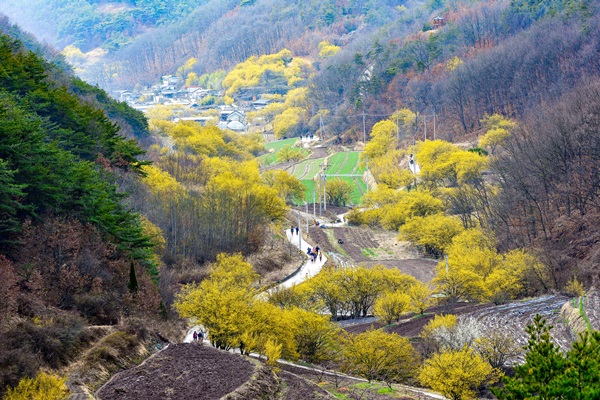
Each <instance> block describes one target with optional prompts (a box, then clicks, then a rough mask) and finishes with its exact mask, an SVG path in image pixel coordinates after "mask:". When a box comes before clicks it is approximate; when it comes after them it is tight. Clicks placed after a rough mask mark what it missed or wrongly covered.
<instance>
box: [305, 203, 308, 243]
mask: <svg viewBox="0 0 600 400" xmlns="http://www.w3.org/2000/svg"><path fill="white" fill-rule="evenodd" d="M304 205H305V206H306V237H308V201H305V202H304Z"/></svg>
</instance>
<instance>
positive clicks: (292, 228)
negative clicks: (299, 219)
mask: <svg viewBox="0 0 600 400" xmlns="http://www.w3.org/2000/svg"><path fill="white" fill-rule="evenodd" d="M290 233H291V234H292V236H294V227H293V226H292V227H291V228H290Z"/></svg>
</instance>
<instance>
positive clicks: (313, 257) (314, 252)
mask: <svg viewBox="0 0 600 400" xmlns="http://www.w3.org/2000/svg"><path fill="white" fill-rule="evenodd" d="M306 254H308V256H309V257H310V261H311V262H315V261H317V257H319V261H323V253H321V249H320V248H319V246H318V245H317V246H316V247H315V248H314V249H313V248H311V247H309V248H308V250H307V251H306Z"/></svg>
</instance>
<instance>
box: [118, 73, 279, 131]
mask: <svg viewBox="0 0 600 400" xmlns="http://www.w3.org/2000/svg"><path fill="white" fill-rule="evenodd" d="M208 96H213V97H215V98H218V97H223V91H222V90H214V89H206V88H203V87H200V86H181V85H180V79H179V77H177V76H173V75H165V76H163V77H162V79H161V83H160V84H159V85H154V86H152V87H150V88H147V89H144V90H141V91H139V92H137V91H136V92H134V91H131V90H116V91H114V92H113V97H115V98H116V99H117V100H119V101H122V102H126V103H127V104H129V105H130V106H131V107H133V108H135V109H137V110H140V111H142V112H145V111H146V110H147V109H148V108H150V107H153V106H156V105H171V106H180V107H181V111H182V112H181V114H184V115H190V114H200V113H201V112H202V111H206V110H208V109H216V110H218V117H212V116H200V115H198V116H185V117H176V118H175V119H174V121H175V122H177V121H195V122H198V123H200V124H202V125H206V124H216V125H217V126H218V127H219V128H221V129H230V130H232V131H235V132H247V131H248V122H247V121H246V112H247V111H254V110H260V109H262V108H264V107H266V106H267V105H268V104H269V103H270V102H271V100H270V99H263V98H259V99H252V100H253V101H248V102H245V104H244V105H243V106H240V107H237V106H228V105H214V104H211V105H203V103H206V102H205V101H203V99H205V98H206V97H208Z"/></svg>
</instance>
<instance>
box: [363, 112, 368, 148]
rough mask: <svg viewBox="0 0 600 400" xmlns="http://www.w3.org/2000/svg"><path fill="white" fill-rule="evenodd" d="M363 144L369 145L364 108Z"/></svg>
mask: <svg viewBox="0 0 600 400" xmlns="http://www.w3.org/2000/svg"><path fill="white" fill-rule="evenodd" d="M363 143H364V144H367V123H366V121H365V109H364V108H363Z"/></svg>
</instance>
